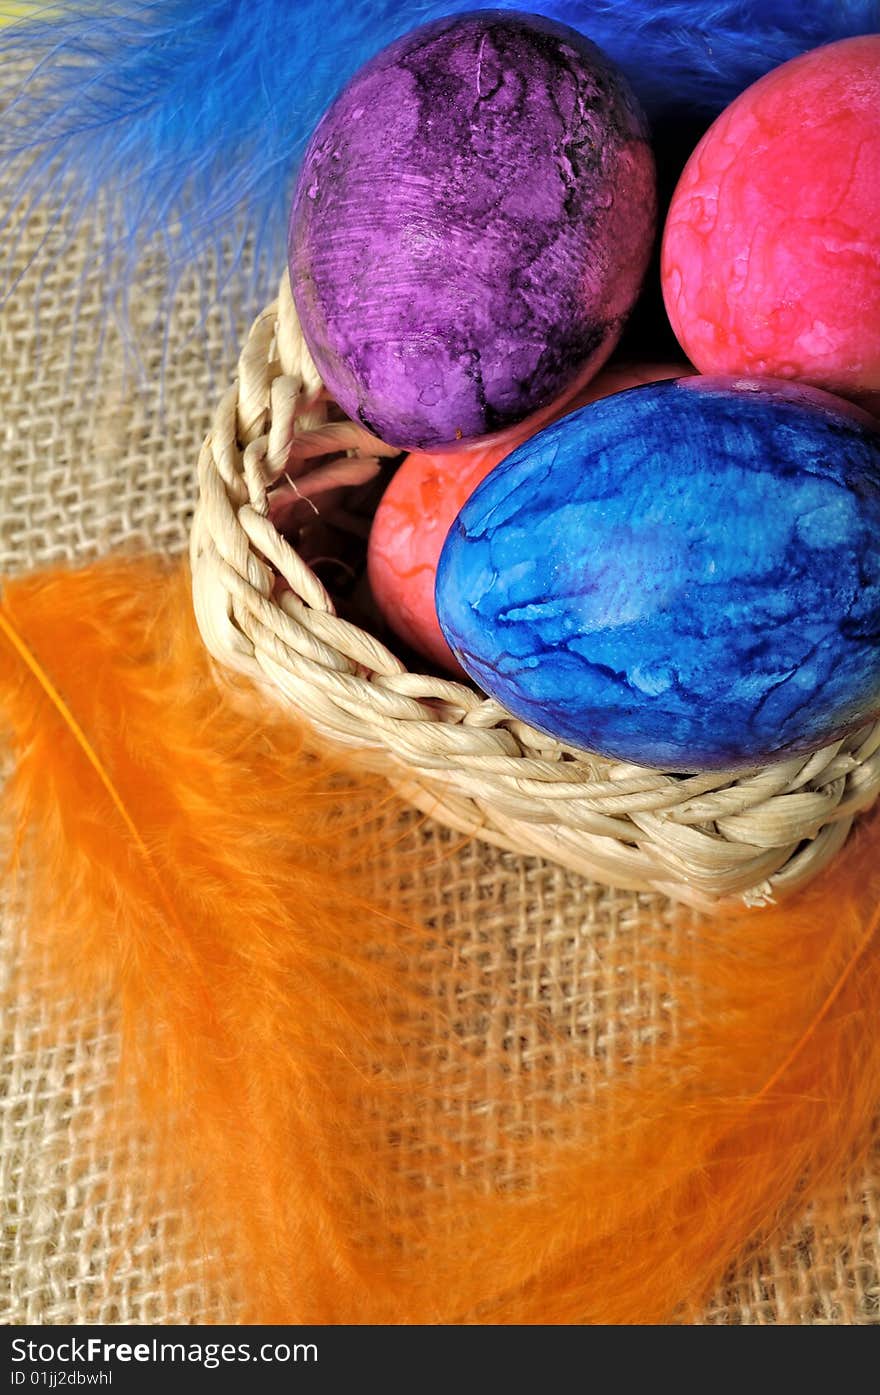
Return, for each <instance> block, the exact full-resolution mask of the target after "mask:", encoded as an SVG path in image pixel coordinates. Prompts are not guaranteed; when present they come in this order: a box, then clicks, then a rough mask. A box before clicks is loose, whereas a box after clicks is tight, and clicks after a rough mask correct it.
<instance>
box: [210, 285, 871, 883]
mask: <svg viewBox="0 0 880 1395" xmlns="http://www.w3.org/2000/svg"><path fill="white" fill-rule="evenodd" d="M334 407H335V404H333V403H332V399H330V397H329V395H328V393H327V392H326V389H325V388H324V386H323V383H322V382H321V379H320V376H319V374H318V372H317V370H316V368H315V365H314V363H313V361H312V359H311V356H310V354H309V352H308V349H307V347H306V345H305V341H304V339H303V336H302V332H301V330H300V327H299V322H298V319H297V315H296V310H295V307H294V303H293V297H292V294H291V289H290V282H289V278H288V276H287V274H286V273H285V275H284V276H283V277H282V280H281V285H280V289H279V294H278V297H277V299H276V300H274V301H273V302H272V303H271V304H270V305H268V306H267V307H266V308H265V309H264V310H263V311H262V312H261V314H260V315H259V316H257V318H256V320H255V321H254V323H253V325H252V327H251V330H250V333H249V335H248V337H247V340H246V342H245V344H244V346H243V348H242V351H241V355H240V358H239V364H238V375H237V378H236V379H235V381H234V382H233V383H232V384H231V386H230V387H229V388H228V389H227V390H226V391H225V392H224V393H223V394H222V396H221V398H220V401H219V402H218V404H217V407H216V409H215V412H214V417H213V422H212V427H211V430H210V432H209V433H208V435H207V437H206V439H205V441H204V443H203V446H202V449H201V452H200V456H199V467H198V478H199V500H198V505H197V508H196V511H195V517H194V521H193V528H192V535H191V546H190V563H191V569H192V586H193V604H194V608H195V613H196V619H197V622H198V625H199V629H200V631H201V634H202V637H203V639H204V642H205V644H206V646H207V648H208V650H209V652H210V653H211V655H212V656H213V658H214V660H215V663H216V664H217V665H219V666H220V669H221V670H223V671H228V672H230V673H232V674H238V675H244V676H245V677H247V678H249V679H251V680H252V681H253V682H255V683H256V684H257V685H258V687H260V688H261V689H262V690H263V691H264V692H265V693H268V694H269V695H270V697H271V698H272V700H273V701H275V702H280V703H282V704H284V705H287V706H288V707H289V708H291V709H293V710H294V711H295V712H296V713H297V714H298V715H299V717H301V718H304V719H305V720H306V721H307V722H308V723H310V724H311V725H312V726H313V727H314V728H315V729H316V730H317V731H318V732H319V733H320V734H321V735H323V736H324V737H327V738H329V739H331V740H333V741H336V742H339V743H341V744H342V745H346V746H348V747H349V748H354V749H357V750H359V751H360V752H361V753H362V755H363V758H364V759H365V760H367V761H369V762H370V763H372V764H373V765H378V766H380V767H381V768H383V769H384V770H385V773H386V774H387V775H388V776H389V778H390V779H391V780H392V782H393V783H396V784H397V785H398V787H399V788H400V789H401V791H403V792H405V794H406V796H407V797H408V798H409V799H410V800H411V801H412V802H414V803H416V804H417V805H418V806H419V807H421V808H422V809H424V810H425V811H427V812H431V813H433V814H434V816H435V817H437V818H439V819H440V820H441V821H444V822H446V823H449V824H451V825H452V826H453V827H456V828H458V829H459V830H460V831H462V832H467V833H471V834H475V835H476V836H479V837H482V838H484V839H485V840H486V841H489V842H494V843H497V844H500V845H501V846H504V847H508V848H510V849H512V850H514V851H516V852H520V853H523V852H524V853H531V854H535V855H538V856H545V857H550V858H552V859H554V860H556V861H559V862H561V863H562V864H563V865H565V866H567V867H569V868H571V869H573V870H575V871H578V872H581V873H584V874H586V875H591V876H597V877H598V879H599V880H605V881H609V882H610V883H611V884H612V885H616V886H622V887H625V888H627V889H642V890H649V891H660V892H663V893H664V894H667V895H672V896H674V897H676V898H677V899H679V900H685V901H688V902H690V903H691V904H693V905H695V906H697V907H698V908H700V909H706V908H708V907H710V906H714V905H716V904H717V903H718V902H719V901H723V900H727V899H731V898H740V899H744V900H745V901H746V902H747V903H748V904H752V903H761V902H763V901H766V900H772V899H776V898H778V897H780V896H782V895H786V894H790V893H791V892H792V891H794V890H796V889H797V888H798V887H800V886H802V885H803V884H804V883H805V882H806V881H808V880H809V879H810V878H811V877H812V876H814V875H815V874H816V873H817V872H818V871H819V870H820V869H821V867H822V866H824V865H825V864H826V863H827V862H828V861H829V860H830V858H832V857H833V856H834V855H835V854H836V852H837V851H838V850H839V848H840V847H841V846H842V844H843V842H844V840H845V838H846V836H847V834H848V832H849V829H850V827H851V825H852V822H853V820H854V818H855V817H856V816H857V815H858V814H859V813H861V812H863V811H864V810H865V809H867V808H868V807H869V806H870V805H871V804H872V803H873V802H874V800H875V799H876V797H877V795H878V793H880V721H871V722H868V723H867V724H866V725H865V726H864V727H863V728H862V729H861V730H859V731H857V732H854V733H852V734H851V735H849V736H847V737H844V738H843V739H840V740H836V741H833V742H831V743H829V744H828V745H826V746H824V747H823V748H822V749H820V750H817V751H813V752H809V753H806V754H801V755H795V756H786V757H783V758H781V759H779V760H776V761H773V762H771V763H769V764H767V765H763V766H756V765H754V764H752V765H750V766H747V767H745V768H736V769H728V770H716V771H702V772H698V773H693V774H688V773H681V772H668V771H663V770H653V769H649V768H647V767H642V766H638V765H634V764H631V763H627V762H625V761H618V760H613V759H609V758H607V757H604V756H600V755H596V754H595V753H591V752H586V751H580V750H577V749H576V748H574V747H572V746H570V745H567V744H565V743H562V742H559V741H557V740H555V739H554V738H553V737H550V736H547V735H546V734H545V733H543V732H540V731H538V730H537V729H536V728H534V727H531V726H529V724H527V723H525V722H523V721H521V720H520V719H519V718H517V717H515V716H514V715H513V714H511V713H510V712H508V711H507V710H506V709H505V708H504V707H503V706H502V704H500V703H498V702H497V701H496V700H495V699H493V698H489V697H486V696H485V695H483V694H481V693H479V692H478V691H477V690H476V689H475V688H472V687H470V686H469V685H466V684H465V683H463V682H459V681H456V680H455V679H452V678H442V677H435V676H432V675H430V674H425V673H418V672H413V671H410V670H408V669H407V668H406V667H405V665H404V664H403V663H402V662H401V661H400V659H399V658H397V656H396V655H395V654H394V653H393V652H392V651H391V650H390V649H389V648H388V647H387V646H386V645H385V644H383V643H382V641H381V640H379V639H377V638H376V637H375V636H374V635H372V634H370V633H369V632H368V631H367V630H365V629H362V628H360V627H359V626H357V625H355V624H353V623H352V622H351V621H349V620H346V619H344V618H342V617H340V616H338V615H337V614H336V613H335V607H334V604H333V600H332V597H331V596H330V594H329V593H328V591H327V589H326V587H325V586H324V585H323V583H322V582H321V581H320V580H319V578H318V577H317V576H316V575H315V573H314V571H313V570H312V569H311V568H310V567H309V566H308V564H307V562H306V561H305V560H304V559H303V557H302V556H300V554H299V553H298V552H297V550H296V548H295V547H294V546H293V545H292V544H291V543H290V542H288V541H287V540H286V539H285V538H284V537H283V536H282V535H281V534H280V533H279V532H278V530H277V529H276V528H275V526H274V524H273V522H272V521H271V519H270V517H269V497H270V490H271V488H272V486H273V484H274V483H275V482H276V481H277V480H278V479H279V478H281V477H282V476H286V478H287V479H288V480H290V481H291V482H292V483H293V484H294V485H295V483H296V481H297V479H301V478H303V472H304V471H306V470H308V468H309V465H310V462H313V461H314V460H316V459H324V460H326V459H327V457H330V459H331V461H336V462H338V463H339V465H338V468H340V467H341V470H342V474H343V475H344V473H345V471H346V470H348V471H352V470H353V469H354V470H355V472H356V473H357V472H360V473H363V472H364V471H365V470H368V469H369V468H370V466H371V464H372V465H376V463H377V462H378V461H379V460H381V459H382V458H385V457H389V456H391V455H399V454H400V451H399V450H397V449H396V448H394V447H390V446H388V445H386V444H385V443H383V442H381V441H378V440H377V438H376V437H374V436H372V435H371V434H370V433H369V432H368V431H366V430H365V429H364V428H363V427H362V426H360V425H359V424H357V423H355V422H352V421H350V420H348V419H342V420H339V419H338V418H339V417H340V416H341V414H340V413H339V412H338V410H333V408H334ZM277 578H281V581H282V586H281V588H280V589H279V586H278V584H277V583H276V579H277Z"/></svg>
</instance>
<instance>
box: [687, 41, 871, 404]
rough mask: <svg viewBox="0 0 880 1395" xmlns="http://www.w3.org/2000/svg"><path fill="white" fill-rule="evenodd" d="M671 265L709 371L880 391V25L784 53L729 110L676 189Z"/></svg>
mask: <svg viewBox="0 0 880 1395" xmlns="http://www.w3.org/2000/svg"><path fill="white" fill-rule="evenodd" d="M661 275H662V280H663V294H664V298H665V301H666V309H667V311H668V314H669V318H670V320H671V321H672V327H673V329H674V330H675V333H676V334H677V336H678V339H679V341H680V343H681V345H682V347H683V348H684V350H685V353H686V354H687V355H688V357H689V358H690V359H692V360H693V362H694V363H695V364H696V366H697V367H698V368H699V369H700V371H701V372H702V373H741V374H746V375H751V374H762V375H763V374H767V375H770V376H773V377H781V378H796V379H798V380H800V381H803V382H808V383H813V384H815V385H816V386H819V387H824V388H828V389H829V390H831V391H832V392H836V393H841V394H842V395H844V396H848V397H862V396H863V395H865V394H869V393H875V394H876V393H877V392H878V391H880V34H872V35H866V36H865V37H863V38H855V39H844V40H843V41H842V42H840V43H836V44H830V45H828V46H827V47H826V48H820V49H815V50H813V52H811V53H807V54H804V55H803V56H802V57H800V58H795V59H793V60H792V61H791V62H790V63H785V64H783V65H782V67H780V68H776V69H775V70H774V71H773V72H771V73H768V74H767V76H766V77H764V78H762V79H761V80H760V81H759V82H756V83H755V84H754V86H752V87H750V88H748V89H747V90H746V91H745V92H743V93H742V95H741V96H739V97H738V98H737V99H736V101H735V102H733V103H732V105H731V106H729V107H728V108H727V110H726V111H725V112H723V113H722V114H721V116H720V117H719V118H718V120H717V121H716V122H715V123H714V125H713V126H712V127H710V129H709V131H707V133H706V135H705V136H704V137H703V139H702V141H701V142H700V144H699V145H698V146H697V148H696V150H695V151H694V153H693V155H692V156H691V158H690V160H689V162H688V164H687V166H686V167H685V170H684V173H683V175H682V177H681V180H680V182H679V185H678V188H677V189H676V192H675V195H674V197H673V200H672V204H671V207H670V210H669V217H668V219H667V223H666V230H665V233H664V237H663V249H662V260H661ZM875 400H876V399H875Z"/></svg>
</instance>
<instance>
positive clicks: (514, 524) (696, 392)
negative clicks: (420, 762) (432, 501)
mask: <svg viewBox="0 0 880 1395" xmlns="http://www.w3.org/2000/svg"><path fill="white" fill-rule="evenodd" d="M437 608H438V613H439V616H440V623H441V626H442V629H443V632H444V634H445V635H446V638H447V640H448V642H449V644H450V646H451V648H452V650H453V653H454V654H455V655H456V657H457V658H458V660H459V661H460V663H461V664H462V666H463V667H464V668H465V669H466V671H467V672H468V673H469V674H470V675H471V677H472V678H474V679H475V680H476V682H477V683H478V684H479V685H480V686H481V687H482V688H483V689H484V690H485V691H486V692H487V693H489V694H490V695H491V696H492V697H495V698H497V699H498V700H499V701H500V702H502V703H503V704H504V705H505V706H506V707H507V708H509V709H510V711H512V712H513V713H515V714H516V715H517V716H519V717H522V718H524V719H525V720H526V721H528V722H530V723H532V724H533V725H534V726H536V727H539V728H540V729H542V730H544V731H547V732H549V733H550V734H551V735H553V736H556V737H558V738H560V739H561V740H563V741H566V742H568V743H570V744H572V745H574V746H578V747H581V748H584V749H587V750H594V751H598V752H601V753H603V754H605V755H608V756H612V757H617V758H620V759H623V760H627V761H635V762H638V763H639V764H642V765H648V766H654V767H660V768H666V769H669V770H681V771H689V770H704V769H705V770H712V769H725V768H743V767H748V766H752V765H757V764H761V763H763V762H765V761H768V760H771V759H772V758H773V757H776V756H781V755H783V754H785V753H796V752H803V751H808V750H810V749H812V748H814V747H820V746H822V745H823V744H825V743H826V742H828V741H831V740H833V739H835V738H836V737H838V736H841V735H843V734H844V733H846V732H849V731H851V730H853V729H855V728H857V727H858V726H860V725H861V724H862V723H864V722H866V721H867V720H869V719H871V718H873V717H875V716H877V715H878V713H880V433H878V430H877V423H876V422H874V421H873V420H872V418H870V417H869V416H868V415H867V414H866V413H864V412H862V411H860V410H859V409H858V408H856V407H852V406H851V405H849V404H848V403H845V402H842V401H841V400H839V399H837V398H834V397H831V396H830V395H829V394H827V393H824V392H820V391H818V390H816V389H813V388H807V387H799V386H795V385H792V384H786V383H780V382H777V381H771V380H767V379H735V378H690V379H687V380H677V381H675V382H667V383H660V384H656V385H652V386H649V387H640V388H634V389H632V390H631V391H629V392H623V393H619V394H617V395H616V396H614V397H607V398H605V399H604V400H603V401H601V402H598V403H596V404H595V405H593V406H591V407H586V408H584V409H583V410H581V411H580V412H576V413H574V414H573V415H572V416H569V417H565V418H564V419H563V420H562V421H560V422H558V423H557V424H555V425H553V426H550V427H548V428H547V429H546V430H544V431H542V432H541V433H540V434H539V435H537V436H535V437H533V438H532V439H531V440H530V441H528V442H527V443H526V444H525V445H523V446H521V447H520V448H519V449H518V450H516V451H514V453H513V454H512V455H511V456H509V457H508V459H507V460H506V461H504V463H503V464H501V465H499V466H498V468H497V469H496V470H494V471H493V472H492V474H491V475H490V476H489V478H488V479H487V480H486V481H484V483H483V484H482V485H480V487H479V488H478V489H477V490H476V492H475V493H474V494H473V495H472V496H471V498H470V499H469V501H468V502H467V504H466V505H465V507H464V509H463V510H462V512H461V514H460V515H459V517H458V519H457V520H456V523H455V524H454V526H453V528H452V530H451V531H450V534H449V537H448V538H447V540H446V544H445V546H444V549H443V553H442V556H441V559H440V566H439V569H438V577H437Z"/></svg>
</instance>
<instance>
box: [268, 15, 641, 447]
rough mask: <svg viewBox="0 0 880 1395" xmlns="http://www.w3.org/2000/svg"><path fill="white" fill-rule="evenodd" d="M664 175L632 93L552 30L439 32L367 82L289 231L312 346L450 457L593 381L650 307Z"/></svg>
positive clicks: (425, 32)
mask: <svg viewBox="0 0 880 1395" xmlns="http://www.w3.org/2000/svg"><path fill="white" fill-rule="evenodd" d="M655 208H656V199H655V179H654V161H653V156H652V154H651V150H650V147H649V145H648V141H647V136H646V126H645V122H644V118H643V116H642V113H641V110H640V108H639V106H638V103H637V102H636V99H635V97H634V96H633V94H632V92H631V91H630V89H629V87H628V85H627V83H626V80H625V79H624V78H623V76H622V74H621V73H620V72H619V71H618V70H617V69H616V68H615V67H614V65H613V64H612V63H611V62H610V60H609V59H607V58H606V57H605V56H604V55H603V54H602V53H601V51H600V50H599V49H598V48H596V46H595V45H594V44H591V43H590V42H589V40H587V39H585V38H584V37H583V36H582V35H580V34H578V33H576V32H575V30H573V29H569V28H568V27H567V26H565V25H560V24H557V23H555V22H554V21H552V20H549V19H544V18H541V17H539V16H536V15H525V14H519V13H516V12H515V11H507V12H502V11H498V10H485V11H480V12H477V13H473V14H469V15H465V16H462V17H459V18H451V19H443V20H437V21H435V22H434V23H432V24H429V25H425V26H423V27H422V28H420V29H416V30H413V32H412V33H410V34H408V35H406V36H405V37H404V38H402V39H400V40H398V41H397V43H395V44H392V45H391V46H390V47H389V48H387V49H385V50H384V51H383V52H382V53H380V54H379V55H378V56H377V57H376V58H375V59H373V60H372V61H371V62H370V63H368V64H367V65H366V67H364V68H363V69H361V71H360V72H359V73H358V74H357V75H356V76H355V77H354V78H353V79H352V81H351V82H350V83H349V85H348V86H347V87H346V88H345V89H344V91H343V92H342V93H341V95H340V96H339V97H338V98H337V100H336V101H335V102H334V104H333V106H332V107H331V108H330V109H329V110H328V112H327V113H326V115H325V116H324V118H323V119H322V121H321V122H320V124H319V126H318V128H317V130H316V132H315V134H314V136H313V137H312V140H311V142H310V144H309V146H308V149H307V151H306V153H305V156H304V160H303V165H302V169H301V171H300V177H299V181H298V184H297V189H296V192H295V194H294V200H293V207H292V211H291V221H290V237H289V261H290V277H291V285H292V288H293V294H294V299H295V301H296V307H297V310H298V312H299V316H300V320H301V322H302V327H303V333H304V335H305V338H306V342H307V344H308V346H309V349H310V350H311V353H312V356H313V357H314V360H315V362H316V364H317V366H318V369H319V370H320V372H321V375H322V377H323V379H324V381H325V383H326V384H327V386H328V387H329V389H330V391H331V393H332V394H333V396H334V397H335V398H336V400H337V401H338V402H339V403H340V404H341V405H342V407H343V408H344V409H345V411H346V412H347V413H348V415H349V416H351V417H354V418H356V419H357V420H358V421H360V422H362V423H363V424H364V425H365V426H366V427H368V428H369V430H371V431H373V432H375V433H376V435H378V436H380V437H381V438H382V439H383V440H386V441H389V442H391V443H392V444H393V445H399V446H402V447H405V448H409V449H412V448H419V447H421V448H425V449H430V448H435V447H437V446H440V445H445V444H449V443H455V442H456V441H461V440H472V439H475V438H479V437H483V436H486V435H490V434H492V433H494V432H496V431H501V430H504V429H505V428H507V427H508V426H510V425H512V424H514V423H516V422H519V421H522V420H523V419H524V418H525V417H527V416H529V415H530V414H531V413H533V412H536V411H538V410H540V409H542V408H546V407H547V406H548V405H549V404H550V403H551V402H553V401H554V400H555V399H556V398H557V397H559V396H561V395H563V394H565V393H569V392H571V391H572V389H573V388H574V387H575V386H576V385H577V384H578V383H580V382H585V381H587V379H588V378H589V377H590V376H592V375H593V374H594V373H595V372H596V371H597V370H598V368H599V367H600V365H601V363H602V362H603V361H604V360H605V358H607V356H608V354H609V353H610V351H611V349H612V348H613V346H614V344H615V342H616V340H617V339H618V337H619V335H620V332H621V329H622V326H623V323H624V320H625V318H626V316H627V314H628V312H629V310H630V308H631V307H632V304H633V302H634V300H635V298H636V295H637V294H638V290H639V286H640V284H641V280H642V276H643V274H644V271H645V267H646V265H647V261H648V256H649V254H650V250H651V243H652V239H653V232H654V222H655Z"/></svg>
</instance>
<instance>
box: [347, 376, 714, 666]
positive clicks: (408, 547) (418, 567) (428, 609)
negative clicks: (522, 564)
mask: <svg viewBox="0 0 880 1395" xmlns="http://www.w3.org/2000/svg"><path fill="white" fill-rule="evenodd" d="M692 372H693V369H691V368H690V367H689V366H686V365H681V364H666V363H656V364H639V365H632V364H616V365H614V366H612V367H610V368H607V369H606V370H605V371H604V373H602V374H600V375H599V377H598V378H595V379H594V380H593V381H592V382H591V383H590V384H589V385H588V386H587V387H586V388H584V389H583V390H582V391H581V392H580V394H579V395H578V396H577V398H576V399H575V400H574V401H573V402H570V403H569V404H568V410H570V411H574V410H575V409H576V408H578V407H583V406H586V404H587V403H589V402H595V401H596V400H597V399H598V398H600V397H608V396H610V395H611V394H612V393H614V392H622V391H623V389H624V388H628V387H637V386H639V385H640V384H642V383H652V382H656V381H658V380H659V379H660V378H677V377H684V376H686V375H688V374H690V373H692ZM560 415H561V413H560ZM536 429H537V428H536V427H535V425H534V423H524V424H523V426H521V427H520V428H519V430H518V431H512V432H508V433H507V434H506V435H505V436H504V438H503V439H498V440H494V441H492V442H491V443H490V444H489V445H488V446H481V447H476V448H470V449H465V450H459V451H455V452H451V451H448V450H444V451H442V452H439V453H437V454H428V453H424V452H421V451H416V452H413V454H412V455H409V456H407V458H406V460H405V461H404V462H403V464H402V465H401V466H400V468H399V470H398V471H397V473H396V474H395V476H394V478H393V479H392V481H391V483H390V484H389V486H388V488H387V489H386V491H385V493H384V495H383V496H382V501H381V503H380V504H379V507H378V509H377V510H376V516H375V518H374V519H373V526H372V529H371V531H370V543H369V552H368V555H367V571H368V575H369V580H370V585H371V587H372V591H373V595H374V597H375V599H376V603H377V605H378V606H379V609H380V610H381V612H382V614H383V615H384V617H385V619H386V621H387V622H388V624H389V625H390V626H391V628H392V629H393V630H394V631H395V632H396V633H397V634H398V635H400V637H401V639H404V640H406V642H407V643H408V644H410V645H411V646H412V648H413V649H416V650H418V652H419V653H421V654H424V656H425V657H426V658H428V659H430V660H431V661H432V662H433V663H434V664H436V665H438V666H439V667H440V668H445V669H447V670H449V672H451V673H454V674H456V675H457V676H458V675H461V672H462V670H461V668H460V667H459V665H458V663H457V662H456V660H455V659H454V658H453V655H452V651H451V649H450V648H449V645H448V644H447V643H446V640H445V639H444V638H443V635H442V634H441V631H440V625H439V622H438V620H437V612H436V610H435V607H434V581H435V577H436V573H437V563H438V561H439V559H440V553H441V551H442V549H443V544H444V542H445V541H446V534H447V533H448V532H449V529H450V528H451V527H452V524H453V522H454V520H455V518H456V516H457V514H458V512H459V510H460V509H461V507H462V505H463V504H464V503H465V502H466V500H467V499H468V498H469V497H470V495H471V494H472V493H473V492H474V490H475V489H476V487H477V485H478V484H480V483H481V481H482V480H484V479H485V477H486V475H488V473H489V471H490V470H493V469H494V468H495V466H496V465H497V464H499V462H500V461H502V460H503V459H504V458H505V456H507V455H509V454H510V452H511V451H512V450H515V449H516V447H517V446H518V445H519V444H520V443H521V442H522V441H525V440H527V439H528V437H529V436H531V435H534V433H535V430H536Z"/></svg>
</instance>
